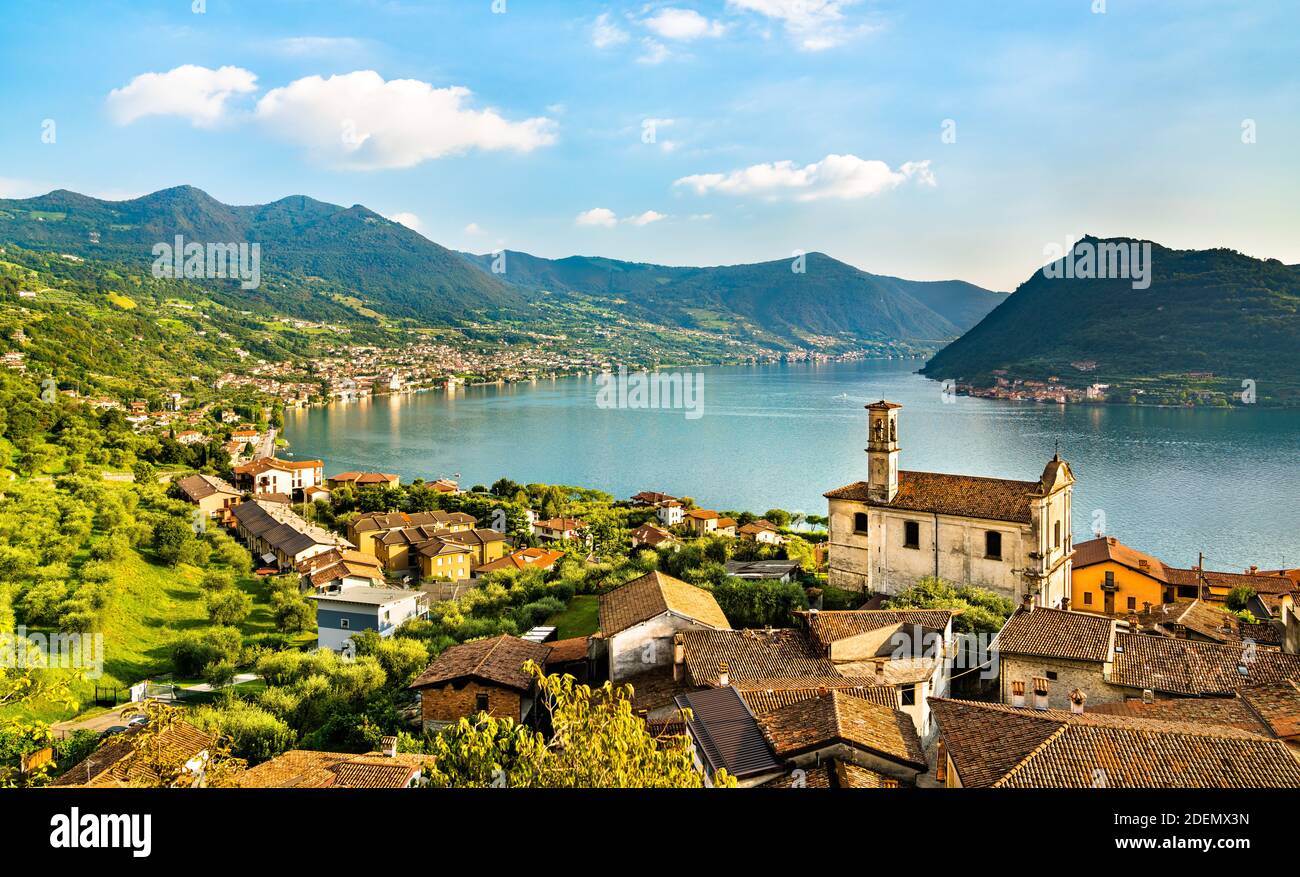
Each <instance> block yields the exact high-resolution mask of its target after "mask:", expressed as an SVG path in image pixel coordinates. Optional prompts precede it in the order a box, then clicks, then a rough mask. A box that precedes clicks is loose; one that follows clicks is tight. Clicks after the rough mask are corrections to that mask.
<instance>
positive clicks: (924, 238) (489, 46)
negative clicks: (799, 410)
mask: <svg viewBox="0 0 1300 877" xmlns="http://www.w3.org/2000/svg"><path fill="white" fill-rule="evenodd" d="M3 21H4V27H3V28H0V119H2V120H3V124H0V197H30V196H33V195H37V194H42V193H44V192H48V191H50V190H52V189H55V188H66V189H72V190H74V191H78V192H83V193H86V194H91V195H95V196H98V197H103V198H110V199H126V198H133V197H138V196H140V195H143V194H146V193H148V192H152V191H155V190H158V189H161V188H166V187H169V186H175V185H181V184H190V185H194V186H197V187H199V188H201V189H203V190H205V191H207V192H208V193H209V194H211V195H212V196H213V197H215V198H217V199H218V200H220V201H223V202H226V203H229V204H260V203H266V202H270V201H274V200H277V199H279V198H282V197H285V196H289V195H298V194H303V195H309V196H311V197H314V198H317V199H320V200H323V201H328V202H332V203H336V204H342V205H352V204H364V205H365V206H367V207H369V208H371V209H373V210H376V211H378V212H379V213H382V214H384V215H385V216H388V217H390V218H393V219H396V220H397V221H400V222H403V223H405V224H407V225H410V226H411V227H413V228H415V229H416V230H417V231H419V232H420V233H421V234H424V235H425V236H427V237H428V238H430V239H431V240H434V241H437V242H438V243H440V244H443V245H444V246H448V247H452V248H455V249H463V250H469V251H473V252H479V253H483V252H489V251H493V250H496V249H501V248H509V249H515V250H523V251H526V252H530V253H534V254H536V255H540V256H547V257H562V256H567V255H573V254H581V255H600V256H609V257H612V258H619V259H628V260H634V261H644V262H657V263H662V264H670V265H718V264H734V263H741V262H754V261H764V260H772V259H788V258H790V257H791V256H792V255H793V254H795V253H797V252H812V251H821V252H825V253H828V254H830V255H832V256H834V257H836V258H838V259H841V260H843V261H846V262H849V263H850V264H853V265H856V266H858V267H859V268H862V269H864V270H867V271H871V272H874V273H879V274H892V275H896V276H901V277H907V278H912V279H921V280H941V279H952V278H958V279H963V280H968V281H970V282H973V283H977V284H980V285H982V286H986V287H989V288H992V289H999V290H1011V289H1014V288H1015V287H1016V286H1017V285H1018V284H1020V283H1021V282H1023V281H1024V280H1026V279H1027V278H1028V277H1029V275H1030V274H1031V273H1032V272H1033V271H1034V270H1035V269H1036V268H1037V267H1038V266H1039V265H1041V264H1043V263H1044V262H1045V261H1047V260H1048V259H1047V254H1048V253H1049V252H1050V251H1051V250H1050V248H1051V247H1052V246H1054V245H1055V246H1057V247H1063V246H1066V245H1068V244H1069V243H1070V242H1072V241H1074V240H1076V239H1077V238H1078V237H1079V236H1081V235H1083V234H1093V235H1098V236H1102V237H1106V236H1133V237H1141V238H1146V239H1151V240H1155V241H1157V242H1159V243H1161V244H1164V245H1166V246H1170V247H1175V248H1205V247H1229V248H1232V249H1236V250H1240V251H1242V252H1244V253H1247V254H1249V255H1252V256H1257V257H1261V258H1277V259H1281V260H1282V261H1284V262H1288V263H1300V174H1297V172H1296V168H1297V161H1298V160H1300V146H1298V145H1297V144H1298V143H1300V112H1297V110H1300V64H1297V63H1296V59H1297V58H1300V4H1297V3H1295V2H1294V0H1281V2H1264V0H1261V2H1253V3H1235V2H1223V0H1213V2H1210V0H1141V2H1139V0H1000V2H997V3H980V2H958V0H951V2H944V3H937V2H925V0H911V2H885V0H709V2H689V0H669V2H648V3H647V2H633V3H619V2H593V3H588V2H583V0H563V2H560V0H454V2H453V0H447V2H414V0H395V2H381V0H331V2H320V0H258V2H236V0H166V2H161V0H159V2H148V0H145V2H119V0H97V2H79V0H68V2H62V3H59V4H50V3H46V2H37V0H32V2H26V0H6V2H5V8H4V14H3Z"/></svg>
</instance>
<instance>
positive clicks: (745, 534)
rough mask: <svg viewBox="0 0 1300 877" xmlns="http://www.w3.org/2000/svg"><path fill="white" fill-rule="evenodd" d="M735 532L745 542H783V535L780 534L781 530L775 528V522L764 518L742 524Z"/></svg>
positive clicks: (773, 543)
mask: <svg viewBox="0 0 1300 877" xmlns="http://www.w3.org/2000/svg"><path fill="white" fill-rule="evenodd" d="M736 534H737V535H738V536H740V538H741V539H744V540H745V541H747V542H759V543H761V544H763V545H784V544H785V537H784V536H782V535H781V531H780V530H778V529H777V527H776V524H773V523H772V522H771V521H769V520H767V519H765V518H759V519H758V520H757V521H750V522H749V523H748V524H742V525H741V526H740V527H739V528H738V529H737V530H736Z"/></svg>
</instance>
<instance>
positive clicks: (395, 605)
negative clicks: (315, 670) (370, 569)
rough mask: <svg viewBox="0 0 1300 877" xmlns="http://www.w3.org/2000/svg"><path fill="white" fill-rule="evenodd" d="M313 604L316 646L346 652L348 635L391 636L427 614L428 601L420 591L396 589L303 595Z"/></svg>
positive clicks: (350, 589) (349, 640) (343, 590)
mask: <svg viewBox="0 0 1300 877" xmlns="http://www.w3.org/2000/svg"><path fill="white" fill-rule="evenodd" d="M307 599H308V600H313V601H315V603H316V642H317V646H318V647H319V648H322V649H330V650H331V651H335V652H343V651H346V650H347V648H348V647H349V646H350V644H351V642H352V635H353V634H354V633H359V632H361V631H363V630H373V631H375V632H376V633H378V634H379V635H380V636H392V635H393V634H394V633H395V632H396V631H397V628H399V627H401V626H402V624H403V623H405V622H406V621H409V620H410V619H412V618H423V617H424V616H425V615H427V614H428V612H429V597H428V595H427V594H425V593H424V592H422V591H407V590H401V589H398V588H371V587H364V586H361V587H353V588H344V589H342V590H338V591H328V592H318V593H314V594H308V595H307Z"/></svg>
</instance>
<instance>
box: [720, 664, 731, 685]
mask: <svg viewBox="0 0 1300 877" xmlns="http://www.w3.org/2000/svg"><path fill="white" fill-rule="evenodd" d="M730 684H731V674H730V673H728V672H727V662H726V661H723V662H722V663H721V664H719V665H718V687H719V688H726V687H727V686H728V685H730Z"/></svg>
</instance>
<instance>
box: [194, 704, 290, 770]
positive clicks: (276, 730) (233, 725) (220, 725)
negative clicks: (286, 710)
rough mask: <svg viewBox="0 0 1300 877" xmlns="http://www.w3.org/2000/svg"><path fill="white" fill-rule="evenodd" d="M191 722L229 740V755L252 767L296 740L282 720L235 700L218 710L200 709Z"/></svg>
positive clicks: (283, 749)
mask: <svg viewBox="0 0 1300 877" xmlns="http://www.w3.org/2000/svg"><path fill="white" fill-rule="evenodd" d="M190 722H191V723H192V724H193V725H194V726H195V727H197V728H200V729H202V730H204V731H208V732H209V733H218V734H221V735H223V736H224V737H226V738H227V739H229V740H230V752H231V754H232V755H234V756H236V757H238V758H246V759H248V760H249V762H251V763H257V762H260V761H266V760H267V759H268V758H274V757H275V756H277V755H279V754H280V753H282V752H284V751H285V750H286V749H288V748H289V747H290V746H292V745H293V742H294V736H295V735H294V732H293V730H292V729H291V728H290V727H289V726H288V725H287V724H286V723H285V721H284V720H283V719H281V718H278V717H277V716H275V715H273V714H272V713H271V712H269V711H267V710H266V709H264V708H262V707H260V706H258V705H256V704H252V703H248V702H247V701H243V700H237V699H236V700H231V701H230V702H228V703H225V704H222V705H220V706H203V707H199V708H198V709H197V710H195V711H194V713H193V714H192V715H191V717H190Z"/></svg>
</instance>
